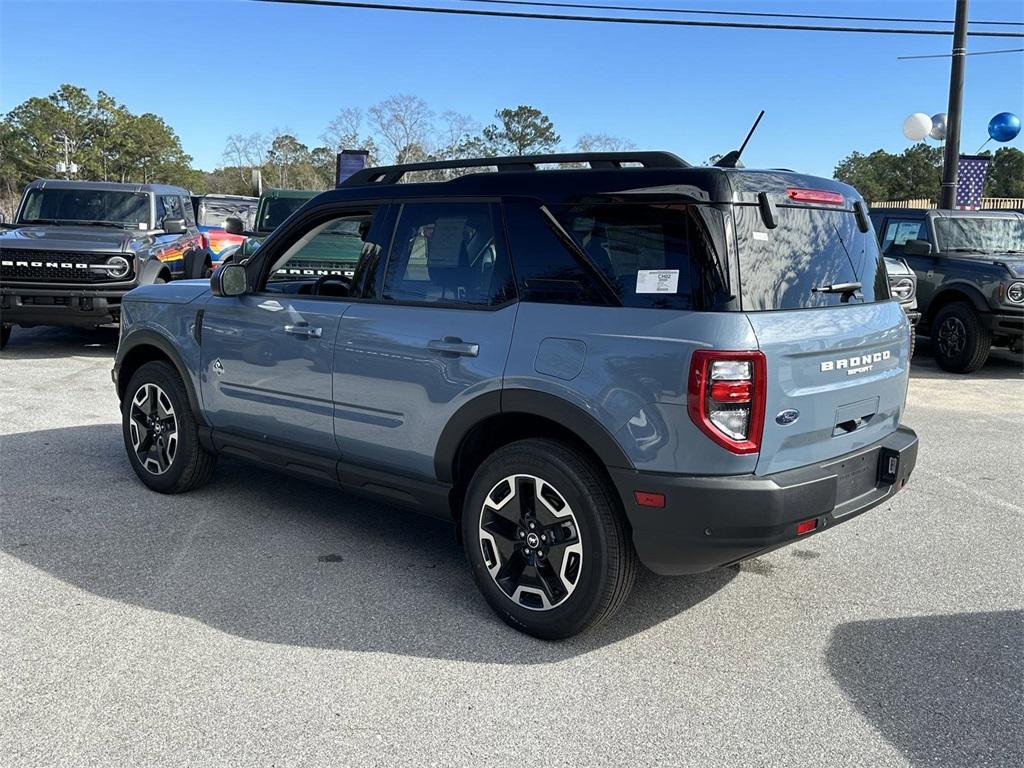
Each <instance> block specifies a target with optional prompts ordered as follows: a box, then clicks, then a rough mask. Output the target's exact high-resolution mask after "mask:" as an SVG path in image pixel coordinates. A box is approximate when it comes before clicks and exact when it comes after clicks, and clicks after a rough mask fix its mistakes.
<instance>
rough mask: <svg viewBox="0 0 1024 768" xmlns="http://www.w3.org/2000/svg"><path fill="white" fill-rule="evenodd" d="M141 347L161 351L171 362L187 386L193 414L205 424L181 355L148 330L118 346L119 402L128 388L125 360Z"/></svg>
mask: <svg viewBox="0 0 1024 768" xmlns="http://www.w3.org/2000/svg"><path fill="white" fill-rule="evenodd" d="M139 347H153V348H155V349H157V350H159V351H160V353H161V354H163V355H164V356H165V357H166V358H167V359H168V360H170V361H171V364H172V365H173V366H174V367H175V369H176V370H177V371H178V376H180V377H181V380H182V382H183V383H184V385H185V392H186V393H187V394H188V404H189V406H190V407H191V408H192V413H193V414H194V415H195V417H196V418H197V419H198V420H199V421H200V422H201V423H203V424H205V423H206V418H205V416H204V414H203V410H202V408H201V407H200V404H199V398H198V396H197V394H196V390H195V387H194V386H193V385H192V377H191V376H189V373H188V367H187V366H186V365H185V363H184V362H183V361H182V359H181V355H180V354H179V353H178V351H177V350H176V349H175V348H174V345H173V344H171V343H170V342H169V341H167V339H165V338H164V337H163V336H161V335H160V334H159V333H157V332H156V331H151V330H147V329H142V330H138V331H132V333H131V334H129V336H128V338H126V339H125V340H124V341H122V342H121V344H119V345H118V348H117V357H116V358H115V359H114V383H115V386H116V387H117V397H118V400H121V399H122V398H123V397H124V391H125V388H126V387H127V386H128V381H127V380H124V381H122V377H121V367H122V364H123V363H124V361H125V359H127V358H128V357H129V356H130V355H131V353H132V350H135V349H138V348H139Z"/></svg>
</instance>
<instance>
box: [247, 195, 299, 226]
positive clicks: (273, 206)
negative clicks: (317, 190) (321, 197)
mask: <svg viewBox="0 0 1024 768" xmlns="http://www.w3.org/2000/svg"><path fill="white" fill-rule="evenodd" d="M310 199H312V198H301V197H272V198H267V200H266V201H264V205H263V210H262V211H261V213H260V220H259V222H257V225H256V228H257V230H258V231H260V232H270V231H272V230H275V229H277V228H278V227H279V226H281V225H282V224H283V223H284V220H285V219H287V218H288V217H289V216H291V215H292V214H293V213H295V212H296V211H297V210H299V208H301V207H302V206H304V205H305V204H306V203H307V202H309V200H310Z"/></svg>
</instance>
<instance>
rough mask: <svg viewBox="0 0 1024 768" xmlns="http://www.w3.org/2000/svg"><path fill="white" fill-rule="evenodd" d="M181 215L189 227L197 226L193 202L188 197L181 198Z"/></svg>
mask: <svg viewBox="0 0 1024 768" xmlns="http://www.w3.org/2000/svg"><path fill="white" fill-rule="evenodd" d="M181 215H182V216H184V217H185V223H186V224H187V225H188V226H190V227H194V226H195V225H196V212H195V211H194V210H193V209H192V201H191V200H189V199H188V198H187V197H183V198H181Z"/></svg>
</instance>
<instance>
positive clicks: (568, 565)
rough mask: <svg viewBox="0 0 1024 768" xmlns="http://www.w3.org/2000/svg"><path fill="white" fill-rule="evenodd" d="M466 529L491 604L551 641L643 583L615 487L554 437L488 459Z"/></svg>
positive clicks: (585, 624) (598, 618)
mask: <svg viewBox="0 0 1024 768" xmlns="http://www.w3.org/2000/svg"><path fill="white" fill-rule="evenodd" d="M485 502H486V505H485ZM531 522H533V523H534V524H535V528H533V529H531V528H530V527H529V523H531ZM461 526H462V538H463V542H464V543H465V544H464V546H465V549H466V557H467V558H468V560H469V563H470V567H471V568H472V571H473V578H474V580H475V581H476V584H477V587H478V588H479V589H480V591H481V592H482V593H483V596H484V598H485V599H486V600H487V603H488V604H489V605H490V606H491V608H492V609H493V610H494V612H495V613H497V614H498V616H499V617H500V618H501V619H502V621H504V622H505V623H506V624H508V625H509V626H511V627H514V628H515V629H518V630H520V631H521V632H525V633H527V634H529V635H533V636H534V637H538V638H541V639H543V640H561V639H564V638H568V637H572V636H573V635H576V634H579V633H580V632H583V631H584V630H586V629H589V628H591V627H593V626H595V625H597V624H599V623H600V622H602V621H604V620H606V619H608V618H609V617H610V616H612V615H613V614H614V613H615V612H616V611H617V610H618V609H619V608H620V607H621V606H622V604H623V603H624V602H625V600H626V597H627V596H628V595H629V592H630V590H631V589H632V587H633V582H634V580H635V578H636V571H637V556H636V552H635V550H634V549H633V544H632V542H631V541H630V536H629V532H628V529H627V526H626V524H625V516H624V514H623V512H622V508H621V503H620V501H619V499H618V496H617V495H616V493H615V491H614V490H613V489H612V487H611V485H610V483H609V481H608V480H607V478H605V477H604V474H603V473H602V472H601V470H600V468H599V467H597V466H596V465H595V464H594V463H593V462H591V461H590V460H589V459H588V458H586V457H583V456H580V454H579V452H578V451H575V450H573V449H572V448H570V447H569V446H567V445H564V444H562V443H558V442H554V441H552V440H544V439H531V440H522V441H519V442H515V443H510V444H509V445H506V446H504V447H503V448H500V449H499V450H497V451H495V452H494V453H493V454H492V455H491V456H490V457H488V458H487V460H486V461H484V463H483V464H482V465H481V466H480V468H479V469H478V470H477V471H476V473H475V474H474V475H473V479H472V480H471V481H470V484H469V488H468V489H467V492H466V498H465V502H464V505H463V511H462V520H461ZM541 536H544V537H545V538H544V541H543V542H541V541H540V537H541ZM556 539H557V540H559V541H560V543H558V544H552V542H553V541H555V540H556ZM538 550H539V551H538ZM526 553H529V554H526ZM517 571H518V572H519V573H518V576H517V575H516V574H517ZM499 582H500V583H499Z"/></svg>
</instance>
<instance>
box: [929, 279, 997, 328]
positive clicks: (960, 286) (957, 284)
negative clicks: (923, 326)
mask: <svg viewBox="0 0 1024 768" xmlns="http://www.w3.org/2000/svg"><path fill="white" fill-rule="evenodd" d="M954 293H961V294H963V295H964V296H966V297H967V299H968V300H969V301H970V303H971V305H972V306H973V307H974V309H975V310H977V311H978V312H981V313H983V314H987V313H990V312H991V311H992V308H991V307H989V305H988V301H987V300H986V299H985V296H984V294H982V292H981V291H979V290H978V289H977V288H975V287H974V286H973V285H971V284H970V283H966V282H961V281H959V280H957V281H954V282H950V283H943V284H942V285H941V286H939V290H938V291H936V292H935V295H934V296H932V297H931V299H930V300H929V301H928V311H927V313H926V317H927V318H928V322H929V323H930V322H931V321H932V320H934V319H935V316H936V315H937V314H938V313H939V312H940V311H941V308H942V307H943V306H945V305H946V304H948V303H950V302H949V301H947V297H948V296H949V295H950V294H954ZM954 301H957V299H954ZM933 306H934V307H938V309H932V307H933Z"/></svg>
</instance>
